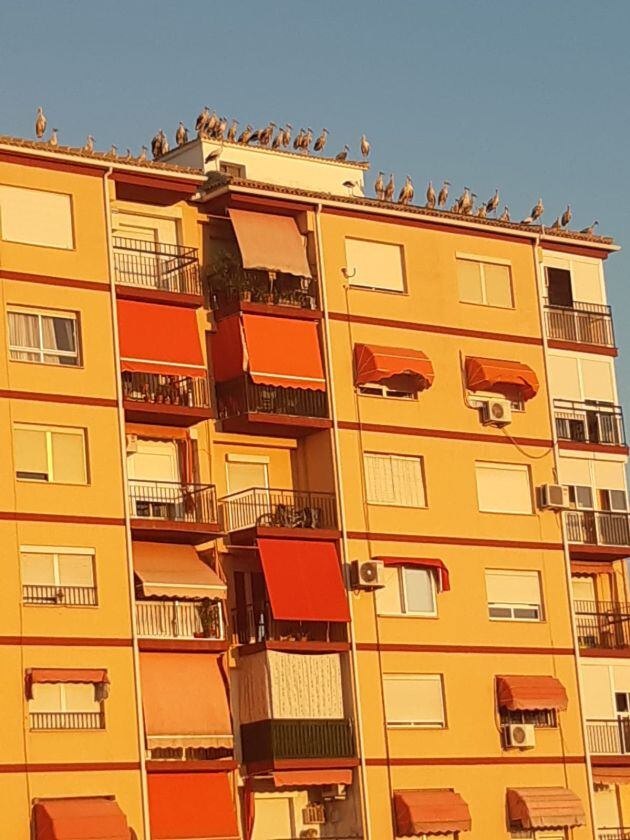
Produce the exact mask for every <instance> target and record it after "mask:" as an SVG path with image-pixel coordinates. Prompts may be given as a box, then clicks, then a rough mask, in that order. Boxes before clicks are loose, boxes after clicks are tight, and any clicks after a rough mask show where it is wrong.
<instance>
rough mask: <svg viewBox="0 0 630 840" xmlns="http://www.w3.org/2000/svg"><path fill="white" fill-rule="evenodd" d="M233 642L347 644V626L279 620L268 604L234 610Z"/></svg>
mask: <svg viewBox="0 0 630 840" xmlns="http://www.w3.org/2000/svg"><path fill="white" fill-rule="evenodd" d="M232 627H233V628H234V636H235V638H234V643H235V644H239V645H252V644H256V643H258V642H279V641H292V642H345V641H347V635H346V626H345V624H343V623H342V622H338V621H278V620H277V619H275V618H274V617H273V614H272V612H271V606H270V604H269V603H268V602H265V603H264V604H261V605H260V606H257V607H254V606H252V605H251V604H248V605H247V606H246V607H244V608H242V609H239V608H238V607H237V608H235V609H234V610H232Z"/></svg>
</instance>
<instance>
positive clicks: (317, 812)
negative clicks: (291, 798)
mask: <svg viewBox="0 0 630 840" xmlns="http://www.w3.org/2000/svg"><path fill="white" fill-rule="evenodd" d="M302 822H303V823H304V825H323V824H324V823H325V822H326V809H325V808H324V803H323V802H311V803H309V804H308V805H307V806H306V808H302Z"/></svg>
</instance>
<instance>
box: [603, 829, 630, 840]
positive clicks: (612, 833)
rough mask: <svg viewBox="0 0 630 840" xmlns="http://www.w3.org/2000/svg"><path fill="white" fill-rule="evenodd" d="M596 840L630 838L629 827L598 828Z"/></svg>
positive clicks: (625, 839) (622, 839)
mask: <svg viewBox="0 0 630 840" xmlns="http://www.w3.org/2000/svg"><path fill="white" fill-rule="evenodd" d="M597 840H630V828H598V829H597Z"/></svg>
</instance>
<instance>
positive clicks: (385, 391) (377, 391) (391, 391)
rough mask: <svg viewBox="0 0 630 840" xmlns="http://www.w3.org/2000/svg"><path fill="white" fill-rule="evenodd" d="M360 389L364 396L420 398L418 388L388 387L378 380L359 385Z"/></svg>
mask: <svg viewBox="0 0 630 840" xmlns="http://www.w3.org/2000/svg"><path fill="white" fill-rule="evenodd" d="M358 391H359V393H360V394H362V395H363V396H368V397H389V398H390V399H398V400H415V399H417V398H418V392H417V390H414V391H403V390H401V389H400V388H388V387H387V385H382V384H381V383H378V382H374V383H367V384H366V385H359V388H358Z"/></svg>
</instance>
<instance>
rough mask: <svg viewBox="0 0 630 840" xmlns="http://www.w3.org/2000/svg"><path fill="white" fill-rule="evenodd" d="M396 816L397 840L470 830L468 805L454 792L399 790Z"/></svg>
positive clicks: (470, 822) (395, 795)
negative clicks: (398, 838)
mask: <svg viewBox="0 0 630 840" xmlns="http://www.w3.org/2000/svg"><path fill="white" fill-rule="evenodd" d="M394 816H395V818H396V835H397V836H398V837H415V836H418V835H422V834H449V833H451V834H452V833H454V832H456V831H470V828H471V825H472V821H471V819H470V811H469V810H468V805H467V804H466V803H465V802H464V800H463V799H462V797H461V796H460V795H459V793H455V791H454V790H397V791H395V792H394Z"/></svg>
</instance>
